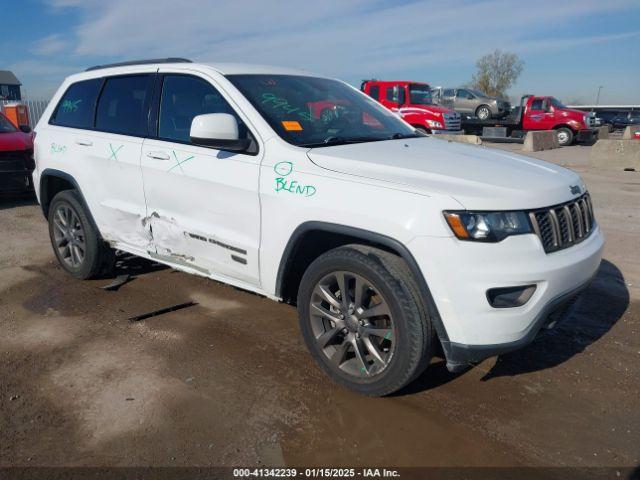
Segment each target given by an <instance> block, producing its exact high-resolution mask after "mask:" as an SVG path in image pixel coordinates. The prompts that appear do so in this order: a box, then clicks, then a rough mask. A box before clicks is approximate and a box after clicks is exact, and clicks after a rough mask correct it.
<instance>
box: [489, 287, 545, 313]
mask: <svg viewBox="0 0 640 480" xmlns="http://www.w3.org/2000/svg"><path fill="white" fill-rule="evenodd" d="M535 291H536V286H535V285H522V286H519V287H504V288H490V289H489V290H487V300H488V301H489V305H491V306H492V307H494V308H512V307H521V306H522V305H524V304H525V303H527V302H528V301H529V299H530V298H531V296H532V295H533V292H535Z"/></svg>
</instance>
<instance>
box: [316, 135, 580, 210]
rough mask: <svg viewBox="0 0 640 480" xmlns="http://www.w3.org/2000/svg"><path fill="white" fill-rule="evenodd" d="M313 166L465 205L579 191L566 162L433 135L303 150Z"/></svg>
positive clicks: (557, 198) (535, 201)
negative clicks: (444, 197) (398, 186)
mask: <svg viewBox="0 0 640 480" xmlns="http://www.w3.org/2000/svg"><path fill="white" fill-rule="evenodd" d="M307 155H308V156H309V158H310V159H311V161H312V162H314V163H315V164H316V165H318V166H319V167H322V168H325V169H327V170H332V171H335V172H341V173H344V174H347V175H354V176H358V177H362V178H370V179H375V180H378V181H382V182H388V183H390V184H395V185H404V186H409V187H411V188H412V189H417V190H419V191H422V192H424V194H426V195H429V194H440V195H448V196H450V197H453V198H454V199H456V200H457V201H458V202H459V203H461V204H462V205H464V207H465V208H466V209H468V210H526V209H532V208H540V207H547V206H551V205H555V204H559V203H563V202H566V201H569V200H571V199H573V198H575V197H576V196H577V194H576V195H574V194H572V193H571V186H576V185H577V186H579V187H580V190H581V191H582V192H584V184H583V182H582V180H581V179H580V177H579V176H578V175H577V174H576V173H574V172H572V171H571V170H567V169H566V168H562V167H559V166H557V165H554V164H552V163H547V162H544V161H541V160H536V159H533V158H529V157H525V156H522V155H515V154H511V153H507V152H504V151H501V150H495V149H491V148H486V147H481V146H476V145H465V144H462V143H456V142H450V141H447V140H443V139H438V138H434V137H423V138H412V139H405V140H388V141H382V142H369V143H359V144H352V145H340V146H335V147H325V148H316V149H311V150H309V152H308V154H307Z"/></svg>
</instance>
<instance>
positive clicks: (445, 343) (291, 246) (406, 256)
mask: <svg viewBox="0 0 640 480" xmlns="http://www.w3.org/2000/svg"><path fill="white" fill-rule="evenodd" d="M312 230H319V231H324V232H329V233H337V234H341V235H347V236H350V237H355V238H360V239H362V240H366V241H367V242H370V243H372V244H378V245H383V246H385V247H387V248H389V249H390V250H392V251H394V252H396V253H397V254H398V255H400V257H401V258H402V259H403V260H404V261H405V262H407V265H408V266H409V270H410V271H411V274H412V275H413V277H414V278H415V280H416V283H417V284H418V289H419V290H420V294H421V295H422V298H423V299H424V300H425V303H426V305H425V306H426V307H427V308H426V310H427V311H428V312H429V315H430V317H431V321H432V322H433V326H434V327H435V329H436V333H437V334H438V338H439V339H440V343H441V344H442V348H443V350H444V353H445V356H446V357H447V358H449V352H450V342H449V336H448V335H447V330H446V328H445V326H444V323H443V322H442V319H441V318H440V313H439V312H438V308H437V307H436V304H435V302H434V301H433V296H432V295H431V291H430V290H429V286H428V285H427V282H426V280H425V278H424V275H423V274H422V271H421V270H420V267H419V266H418V263H417V262H416V260H415V258H414V257H413V255H411V252H410V251H409V250H408V249H407V247H405V246H404V245H403V244H402V243H401V242H399V241H398V240H396V239H394V238H391V237H388V236H386V235H383V234H381V233H376V232H371V231H369V230H363V229H361V228H356V227H349V226H346V225H339V224H335V223H328V222H318V221H309V222H305V223H302V224H301V225H299V226H298V227H297V228H296V229H295V230H294V232H293V233H292V234H291V238H289V241H288V242H287V246H286V247H285V249H284V252H283V253H282V258H281V259H280V266H279V267H278V276H277V278H276V295H277V296H278V297H281V296H282V285H283V283H284V273H285V271H286V270H287V267H288V266H289V264H290V259H291V258H293V254H294V253H295V249H296V246H297V244H298V242H299V240H300V239H301V238H302V236H303V235H304V234H305V233H307V232H309V231H312Z"/></svg>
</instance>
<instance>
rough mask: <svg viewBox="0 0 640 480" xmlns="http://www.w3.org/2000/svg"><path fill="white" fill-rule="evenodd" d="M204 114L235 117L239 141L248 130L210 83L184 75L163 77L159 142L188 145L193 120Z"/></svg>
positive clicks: (244, 136)
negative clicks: (186, 143) (176, 142)
mask: <svg viewBox="0 0 640 480" xmlns="http://www.w3.org/2000/svg"><path fill="white" fill-rule="evenodd" d="M205 113H229V114H231V115H233V116H234V117H236V120H237V121H238V129H239V133H240V137H241V138H246V136H247V128H246V127H245V126H244V123H242V121H241V120H240V118H239V117H238V115H237V114H236V113H235V111H234V110H233V108H231V105H229V103H228V102H227V101H226V100H225V99H224V98H223V97H222V95H220V93H219V92H218V90H216V89H215V88H214V87H213V85H211V84H210V83H209V82H207V81H205V80H203V79H201V78H197V77H191V76H186V75H165V77H164V83H163V85H162V98H161V99H160V121H159V122H158V138H160V139H162V140H175V141H179V142H189V132H190V130H191V121H192V120H193V117H195V116H197V115H202V114H205Z"/></svg>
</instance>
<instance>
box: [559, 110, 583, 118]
mask: <svg viewBox="0 0 640 480" xmlns="http://www.w3.org/2000/svg"><path fill="white" fill-rule="evenodd" d="M560 112H567V113H569V114H571V116H579V117H580V118H584V116H585V115H590V113H589V112H585V111H584V110H577V109H575V108H563V109H561V110H560Z"/></svg>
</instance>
